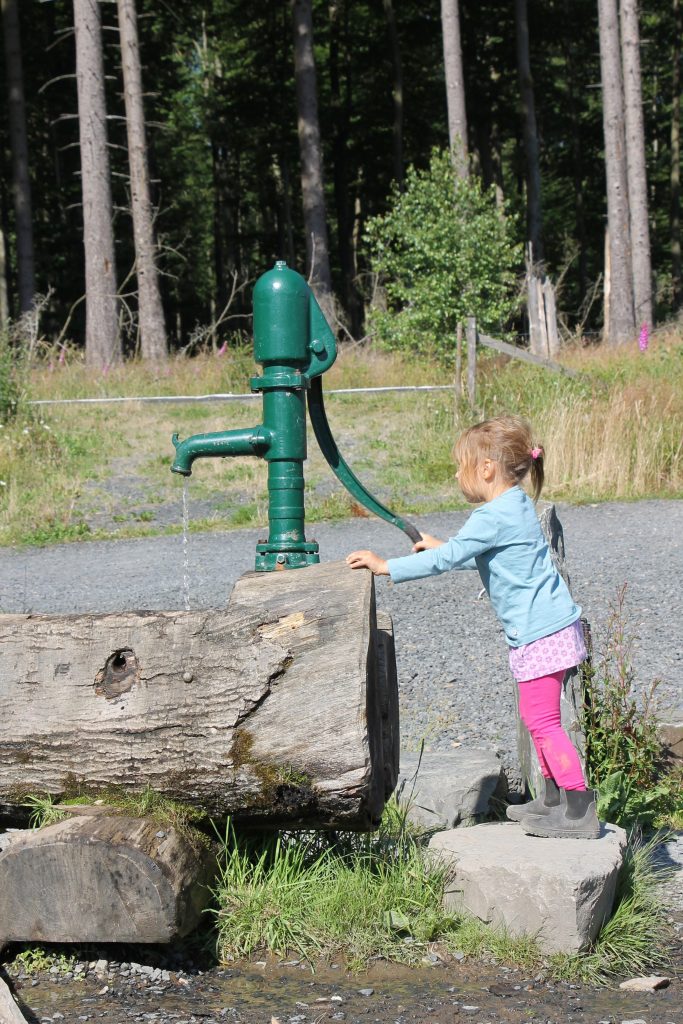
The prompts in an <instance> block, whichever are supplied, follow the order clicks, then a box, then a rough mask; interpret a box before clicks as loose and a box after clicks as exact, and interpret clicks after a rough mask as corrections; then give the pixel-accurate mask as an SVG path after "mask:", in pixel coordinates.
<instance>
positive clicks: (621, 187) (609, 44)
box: [598, 0, 635, 344]
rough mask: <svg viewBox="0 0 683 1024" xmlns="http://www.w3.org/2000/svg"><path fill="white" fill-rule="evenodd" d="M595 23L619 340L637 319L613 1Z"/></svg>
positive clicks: (614, 340) (611, 312) (615, 339)
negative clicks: (598, 40)
mask: <svg viewBox="0 0 683 1024" xmlns="http://www.w3.org/2000/svg"><path fill="white" fill-rule="evenodd" d="M598 24H599V29H600V69H601V76H602V109H603V126H604V135H605V171H606V176H607V224H608V231H609V242H608V244H609V264H610V270H609V273H610V280H609V307H608V328H607V341H608V342H609V343H610V344H621V343H623V342H628V341H632V340H633V336H634V333H635V321H634V310H633V271H632V266H631V240H630V239H631V232H630V225H629V205H628V183H627V173H626V138H625V127H624V99H623V97H624V93H623V85H622V79H621V53H620V46H619V20H618V13H617V0H598Z"/></svg>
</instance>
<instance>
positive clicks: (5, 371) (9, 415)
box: [0, 331, 23, 423]
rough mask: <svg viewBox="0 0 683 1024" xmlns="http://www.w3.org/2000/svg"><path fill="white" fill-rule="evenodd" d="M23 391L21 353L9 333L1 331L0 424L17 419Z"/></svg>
mask: <svg viewBox="0 0 683 1024" xmlns="http://www.w3.org/2000/svg"><path fill="white" fill-rule="evenodd" d="M22 391H23V366H22V360H21V357H20V351H19V350H18V349H16V347H13V346H12V345H11V344H10V339H9V336H8V334H7V332H6V331H0V423H8V422H9V421H10V420H13V419H14V418H15V417H16V415H17V412H18V410H19V404H20V401H21V395H22Z"/></svg>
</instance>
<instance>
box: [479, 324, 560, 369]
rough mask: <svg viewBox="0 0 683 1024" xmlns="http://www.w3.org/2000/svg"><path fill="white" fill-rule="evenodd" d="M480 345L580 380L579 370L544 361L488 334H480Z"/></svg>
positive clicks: (548, 360) (540, 357)
mask: <svg viewBox="0 0 683 1024" xmlns="http://www.w3.org/2000/svg"><path fill="white" fill-rule="evenodd" d="M478 341H479V344H480V345H483V346H484V347H485V348H492V349H495V351H496V352H502V354H503V355H506V356H512V358H513V359H521V361H522V362H523V363H533V365H534V366H542V367H543V368H544V369H545V370H552V372H553V373H562V374H564V376H565V377H575V378H578V377H579V376H580V374H579V373H578V371H577V370H571V369H570V368H569V367H568V366H562V364H561V363H556V362H554V361H553V360H552V359H544V358H543V357H542V356H535V355H533V354H532V353H531V352H528V351H527V350H526V349H525V348H517V346H516V345H509V344H508V342H507V341H498V339H497V338H489V336H488V335H487V334H480V335H479V336H478Z"/></svg>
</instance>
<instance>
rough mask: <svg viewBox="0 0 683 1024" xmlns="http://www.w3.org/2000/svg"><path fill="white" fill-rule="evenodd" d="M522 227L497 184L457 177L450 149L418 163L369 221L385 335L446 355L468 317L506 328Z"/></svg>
mask: <svg viewBox="0 0 683 1024" xmlns="http://www.w3.org/2000/svg"><path fill="white" fill-rule="evenodd" d="M515 228H516V222H515V220H514V218H513V217H512V216H511V215H509V214H508V213H507V212H506V211H504V210H501V209H500V208H497V207H496V203H495V197H494V193H493V190H491V191H483V190H482V188H481V185H480V183H479V181H478V180H477V179H476V178H471V179H468V180H462V179H460V178H457V177H456V176H455V175H454V172H453V166H452V164H451V158H450V154H449V153H448V151H443V152H440V151H438V150H434V152H433V153H432V158H431V162H430V165H429V168H428V169H427V170H424V171H420V170H416V169H415V168H414V167H413V168H410V170H409V171H408V174H407V177H406V188H405V191H403V192H401V191H399V189H398V188H396V187H395V189H394V192H393V194H392V197H391V208H390V209H389V212H388V213H386V214H385V215H383V216H378V217H374V218H372V219H371V220H370V221H369V222H368V228H367V235H366V241H367V243H368V246H369V249H370V257H371V263H372V268H373V270H374V271H375V272H376V273H377V274H379V275H380V280H381V282H382V284H383V285H384V288H385V290H386V297H387V307H388V308H387V310H380V309H374V310H372V311H371V314H370V324H371V330H372V331H373V332H374V333H375V334H376V336H377V338H378V340H379V341H380V342H381V343H382V344H383V345H384V346H385V347H387V348H393V349H405V350H407V351H410V352H416V351H418V352H424V353H430V354H438V355H444V354H452V353H453V351H454V338H455V332H456V327H457V324H458V323H462V322H463V321H464V320H465V318H466V317H467V316H476V318H477V321H478V323H479V326H480V327H481V329H482V330H484V331H487V330H488V331H496V332H499V331H500V330H501V328H502V327H504V325H505V323H506V322H507V321H508V320H509V318H510V316H511V315H512V313H513V311H514V309H515V307H516V305H517V297H516V289H515V268H516V267H517V265H518V264H519V261H520V258H521V247H520V246H519V245H517V244H515V242H514V237H513V236H514V232H515Z"/></svg>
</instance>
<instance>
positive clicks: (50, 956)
mask: <svg viewBox="0 0 683 1024" xmlns="http://www.w3.org/2000/svg"><path fill="white" fill-rule="evenodd" d="M75 962H76V958H75V956H66V955H65V954H64V953H59V952H52V951H50V950H49V949H45V948H44V947H43V946H29V947H28V948H27V949H23V950H22V951H21V952H20V953H17V955H16V956H15V958H14V961H13V967H14V968H15V969H16V970H18V971H21V972H23V973H24V974H40V973H41V972H44V971H49V970H50V969H51V968H53V967H56V968H57V971H58V972H59V973H60V974H66V973H67V971H71V970H73V966H74V963H75Z"/></svg>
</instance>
